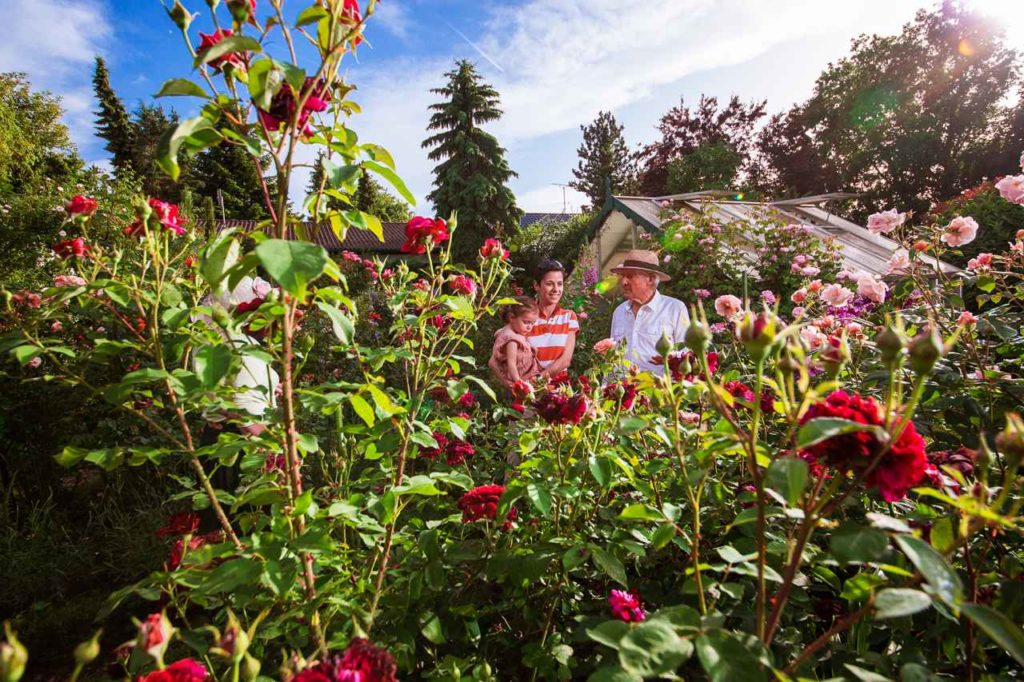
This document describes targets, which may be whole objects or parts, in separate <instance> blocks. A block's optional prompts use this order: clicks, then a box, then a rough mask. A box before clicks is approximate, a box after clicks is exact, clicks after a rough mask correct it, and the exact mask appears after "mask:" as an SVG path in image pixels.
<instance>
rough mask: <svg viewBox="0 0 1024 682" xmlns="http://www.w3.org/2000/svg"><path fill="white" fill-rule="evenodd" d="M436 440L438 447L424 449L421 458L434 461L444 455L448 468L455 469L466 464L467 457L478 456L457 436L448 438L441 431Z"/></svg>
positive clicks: (435, 437)
mask: <svg viewBox="0 0 1024 682" xmlns="http://www.w3.org/2000/svg"><path fill="white" fill-rule="evenodd" d="M446 395H447V394H446ZM434 440H436V441H437V447H436V448H423V449H422V450H420V456H422V457H425V458H426V459H430V460H434V459H437V458H438V457H440V456H441V455H442V454H443V455H444V461H445V463H446V464H447V465H448V466H452V467H454V466H458V465H460V464H462V463H463V462H465V461H466V458H467V457H472V456H473V455H475V454H476V450H475V449H474V448H473V446H472V445H470V444H469V443H467V442H466V441H464V440H461V439H459V438H456V437H455V436H446V435H445V434H443V433H441V432H440V431H435V432H434Z"/></svg>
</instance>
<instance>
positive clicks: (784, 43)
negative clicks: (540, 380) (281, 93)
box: [0, 0, 1024, 212]
mask: <svg viewBox="0 0 1024 682" xmlns="http://www.w3.org/2000/svg"><path fill="white" fill-rule="evenodd" d="M168 1H170V0H168ZM182 1H183V3H184V4H185V5H186V6H187V7H189V8H190V9H191V10H193V11H196V12H198V11H200V10H203V11H204V12H205V5H206V3H205V2H204V0H182ZM1020 1H1021V0H974V4H975V5H976V6H977V7H978V8H979V9H981V10H982V11H983V12H986V13H989V14H992V15H993V16H997V17H1000V18H1001V20H1002V21H1003V23H1004V26H1005V27H1006V29H1007V31H1008V33H1009V36H1010V38H1011V39H1012V40H1015V41H1016V42H1017V43H1018V44H1020V43H1022V42H1024V15H1022V14H1021V13H1020V11H1019V3H1020ZM310 2H311V0H288V2H287V4H286V7H288V8H290V10H291V12H297V11H298V10H299V9H301V8H303V7H305V6H307V5H309V4H310ZM3 4H4V23H5V26H4V29H3V30H2V32H3V33H7V35H6V36H5V37H4V40H2V41H0V68H2V69H3V70H5V71H8V70H18V71H26V72H28V73H29V75H30V77H31V79H32V82H33V84H34V85H35V86H36V87H40V88H47V89H50V90H51V91H53V92H55V93H57V94H59V95H61V96H62V97H63V98H64V104H65V107H66V109H67V114H66V120H67V122H68V124H69V126H70V127H71V130H72V136H73V138H74V140H75V142H76V144H77V145H78V147H79V150H80V152H81V154H82V156H83V157H84V158H85V159H87V160H88V161H90V162H96V163H103V162H104V160H105V158H106V152H105V151H104V150H103V148H102V143H101V141H99V140H97V139H96V138H95V137H94V136H93V131H92V118H93V116H92V113H91V110H92V109H93V108H94V107H95V104H94V102H93V101H92V91H91V74H92V60H93V56H94V55H96V54H101V55H103V56H104V57H105V58H106V60H107V62H108V66H109V68H110V71H111V77H112V82H113V84H114V86H115V88H116V90H117V91H118V93H119V94H120V95H121V96H122V98H123V99H124V100H125V102H126V103H127V104H128V105H129V106H131V107H134V106H136V105H137V104H138V102H140V101H150V100H151V98H152V94H153V93H155V92H156V91H157V90H158V89H159V87H160V84H161V83H162V82H163V81H164V80H166V79H168V78H173V77H187V76H189V72H190V70H191V65H190V64H189V60H188V59H187V58H186V53H185V51H184V48H183V46H182V44H181V42H180V36H179V34H178V31H177V28H176V27H174V26H173V24H171V22H170V21H169V19H168V18H167V16H166V14H165V13H164V10H163V7H162V5H161V3H160V1H159V0H4V2H3ZM259 4H260V11H261V13H262V12H266V11H267V5H268V3H267V1H266V0H259ZM934 4H935V2H934V0H859V1H858V2H849V1H848V0H663V2H661V3H655V2H650V0H516V1H504V2H498V1H496V0H382V1H381V2H380V4H379V5H378V7H379V9H378V12H377V14H376V15H375V16H374V17H373V19H372V20H371V22H370V24H369V25H368V28H367V38H368V41H369V43H370V45H364V46H362V47H361V48H360V51H359V54H358V58H357V60H350V61H349V62H348V64H349V66H348V74H347V75H348V79H349V80H350V81H351V82H353V83H355V84H356V85H357V86H358V88H359V90H358V92H357V93H356V96H355V98H356V99H357V101H359V102H360V103H361V104H362V106H363V109H364V113H363V114H362V115H360V116H357V117H356V118H355V119H354V121H353V122H352V127H353V128H354V129H355V130H356V131H357V132H358V133H359V134H360V137H361V139H363V140H365V141H373V142H377V143H379V144H383V145H384V146H385V147H387V148H388V149H389V150H390V151H391V152H392V154H393V155H394V156H395V159H396V162H397V164H398V170H399V173H400V174H402V176H403V177H404V178H405V179H406V181H407V183H408V184H409V186H410V188H411V190H412V191H413V193H414V194H415V195H416V196H417V198H418V199H419V201H420V203H419V209H420V210H421V211H422V212H426V211H429V207H428V206H427V205H426V202H425V200H424V197H425V195H426V194H427V193H428V192H429V191H430V185H431V181H432V177H431V173H430V171H431V163H430V162H429V161H428V160H427V158H426V154H425V152H424V150H422V149H421V148H420V142H421V141H422V139H423V138H424V137H425V136H426V133H425V126H426V122H427V119H428V117H429V114H428V112H427V106H428V105H429V104H430V103H432V102H433V101H434V99H435V98H434V96H433V95H431V94H430V93H429V89H430V88H431V87H435V86H437V85H439V84H440V83H441V82H442V80H443V73H444V72H445V71H446V70H448V69H449V68H450V67H451V64H452V62H453V60H455V59H459V58H469V59H471V60H473V61H474V62H475V63H476V64H477V67H478V69H479V71H480V72H481V74H482V75H483V76H484V77H485V78H486V79H487V80H488V81H489V82H491V83H492V84H493V85H494V86H495V87H496V88H497V89H498V91H499V92H500V93H501V95H502V104H503V108H504V110H505V116H504V117H503V118H502V120H501V121H500V122H498V123H497V124H495V125H493V126H491V127H490V130H491V132H493V133H494V134H495V135H497V136H498V138H499V140H500V141H501V142H502V144H503V145H504V146H505V147H506V149H507V150H508V157H509V163H510V165H511V166H512V168H513V169H514V170H515V171H517V172H518V174H519V177H518V178H517V179H515V180H514V181H513V182H512V189H513V190H514V191H515V193H516V196H517V198H518V200H519V203H520V206H521V207H522V208H523V209H525V210H528V211H550V212H554V211H561V210H562V207H563V188H562V187H560V186H558V185H559V183H567V182H569V181H570V180H571V178H572V168H573V167H574V166H575V164H576V148H577V146H578V145H579V143H580V138H581V135H580V131H579V126H580V125H581V124H584V123H587V122H589V121H590V120H592V119H593V118H594V116H595V115H596V114H597V112H598V111H601V110H610V111H612V112H613V113H614V114H615V115H616V117H618V119H619V120H620V122H622V123H624V124H625V134H626V138H627V141H628V142H629V143H630V145H631V146H635V145H637V144H641V143H646V142H649V141H651V140H652V139H653V138H654V137H655V134H656V130H655V126H656V125H657V122H658V119H659V118H660V116H661V115H662V114H663V113H664V112H665V111H667V110H668V109H669V108H671V107H672V106H674V105H676V104H678V102H679V99H680V97H684V98H685V99H686V100H687V101H695V100H696V99H697V98H698V97H699V96H700V94H701V93H705V94H708V95H716V96H718V97H720V98H726V97H729V96H730V95H732V94H734V93H735V94H738V95H740V96H741V97H742V98H743V99H746V100H752V99H767V100H768V109H769V111H771V112H775V111H780V110H783V109H786V108H788V107H789V106H790V105H791V104H792V103H793V102H795V101H799V100H802V99H803V98H805V97H807V96H808V95H809V94H810V92H811V88H812V87H813V83H814V79H815V78H816V77H817V75H818V74H819V73H820V72H821V70H822V69H823V68H824V67H825V66H826V65H827V64H828V62H829V61H833V60H836V59H839V58H841V57H842V56H843V55H844V54H846V52H847V50H848V47H849V43H850V40H851V39H852V38H854V37H855V36H857V35H859V34H861V33H876V32H877V33H894V32H897V31H898V30H899V27H900V26H901V25H902V24H903V23H905V22H906V21H908V20H909V19H910V18H911V17H912V16H913V14H914V12H915V11H916V10H917V9H919V8H921V7H927V8H930V7H933V6H934ZM205 28H206V24H205V22H203V21H197V23H196V24H194V25H193V28H192V33H193V35H195V33H196V32H197V31H198V30H200V29H204V30H205ZM273 49H274V48H273V47H271V50H273ZM164 102H165V103H167V104H169V105H174V106H177V107H179V108H182V107H184V108H185V111H187V106H188V103H187V101H186V100H182V99H179V98H175V99H172V100H164ZM303 184H304V183H303ZM581 200H582V197H581V196H580V195H579V194H577V193H576V192H575V191H573V190H568V191H567V192H566V193H565V201H566V203H567V207H568V208H569V209H570V210H574V209H578V207H579V205H580V203H581Z"/></svg>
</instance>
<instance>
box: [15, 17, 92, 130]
mask: <svg viewBox="0 0 1024 682" xmlns="http://www.w3.org/2000/svg"><path fill="white" fill-rule="evenodd" d="M3 21H4V39H3V40H2V41H0V64H2V65H3V69H4V70H5V71H24V72H25V73H27V74H28V76H29V79H30V81H31V83H32V87H33V89H36V90H40V89H46V90H50V91H51V92H53V93H54V94H56V95H60V96H61V98H62V99H63V106H64V110H65V115H64V121H65V123H67V124H68V127H69V128H71V138H72V139H73V140H79V141H81V140H85V139H88V138H89V137H91V136H92V134H93V130H92V125H93V122H92V113H91V108H92V62H93V58H94V57H95V56H96V55H97V54H99V53H100V52H101V45H102V44H103V41H104V40H105V39H106V38H107V37H108V36H109V35H110V32H111V27H110V23H109V21H108V19H107V14H106V8H105V6H104V5H103V3H102V2H100V1H99V0H5V3H4V12H3Z"/></svg>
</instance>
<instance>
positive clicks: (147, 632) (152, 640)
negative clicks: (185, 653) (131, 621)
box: [135, 611, 174, 665]
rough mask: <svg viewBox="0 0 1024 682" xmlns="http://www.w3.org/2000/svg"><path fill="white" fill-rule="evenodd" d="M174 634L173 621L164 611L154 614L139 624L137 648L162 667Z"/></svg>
mask: <svg viewBox="0 0 1024 682" xmlns="http://www.w3.org/2000/svg"><path fill="white" fill-rule="evenodd" d="M173 634H174V627H173V626H172V625H171V621H169V620H167V616H166V615H165V614H164V613H163V612H162V611H161V612H160V613H153V614H150V615H149V617H147V618H146V620H145V621H144V622H142V623H139V635H138V637H137V638H136V640H135V646H136V648H139V649H142V650H143V651H144V652H146V653H147V654H148V655H149V656H150V657H151V658H153V659H154V660H155V661H156V662H157V663H158V664H161V665H162V664H163V660H164V653H165V652H166V651H167V646H168V645H169V644H170V643H171V635H173Z"/></svg>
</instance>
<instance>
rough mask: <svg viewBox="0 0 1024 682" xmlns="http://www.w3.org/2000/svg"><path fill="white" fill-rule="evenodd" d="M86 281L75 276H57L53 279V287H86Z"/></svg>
mask: <svg viewBox="0 0 1024 682" xmlns="http://www.w3.org/2000/svg"><path fill="white" fill-rule="evenodd" d="M85 285H86V281H85V280H84V279H82V278H81V277H77V276H75V275H57V276H56V277H54V278H53V286H55V287H58V288H61V287H84V286H85Z"/></svg>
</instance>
